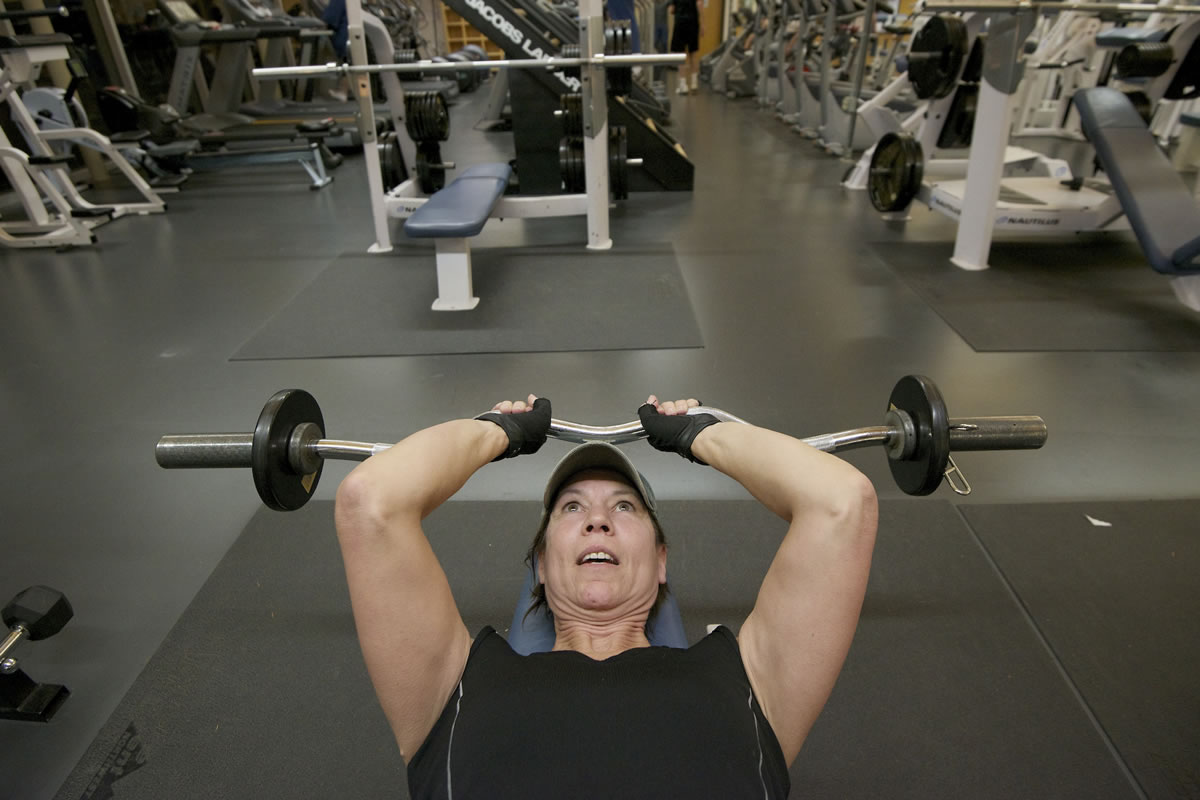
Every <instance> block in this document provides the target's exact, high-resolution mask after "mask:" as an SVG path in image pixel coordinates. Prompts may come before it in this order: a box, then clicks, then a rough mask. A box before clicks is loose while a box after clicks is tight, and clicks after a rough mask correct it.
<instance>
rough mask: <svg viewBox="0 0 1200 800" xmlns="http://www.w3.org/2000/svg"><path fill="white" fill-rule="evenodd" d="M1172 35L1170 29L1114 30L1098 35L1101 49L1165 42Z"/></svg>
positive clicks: (1097, 40)
mask: <svg viewBox="0 0 1200 800" xmlns="http://www.w3.org/2000/svg"><path fill="white" fill-rule="evenodd" d="M1170 35H1171V29H1170V28H1112V29H1111V30H1107V31H1105V32H1104V33H1098V34H1096V45H1097V46H1099V47H1124V46H1125V45H1128V44H1141V43H1144V42H1165V41H1166V40H1167V37H1168V36H1170Z"/></svg>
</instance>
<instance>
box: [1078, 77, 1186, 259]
mask: <svg viewBox="0 0 1200 800" xmlns="http://www.w3.org/2000/svg"><path fill="white" fill-rule="evenodd" d="M1075 107H1076V108H1077V109H1078V110H1079V119H1080V122H1081V124H1082V127H1083V133H1084V135H1085V136H1087V138H1088V140H1089V141H1090V142H1091V143H1092V145H1093V146H1095V148H1096V156H1097V157H1098V158H1099V159H1100V163H1101V164H1102V165H1103V167H1104V172H1105V173H1106V174H1107V175H1108V179H1109V181H1111V182H1112V186H1113V190H1114V191H1115V192H1116V193H1117V198H1118V199H1119V200H1120V201H1121V208H1122V209H1124V211H1125V215H1126V216H1127V217H1129V224H1130V226H1132V227H1133V232H1134V233H1135V234H1136V235H1137V239H1138V243H1139V244H1140V245H1141V246H1142V250H1143V251H1145V253H1146V258H1147V260H1149V262H1150V266H1152V267H1154V269H1155V270H1156V271H1158V272H1161V273H1164V274H1167V275H1180V274H1189V273H1195V272H1200V263H1196V256H1197V255H1198V254H1200V208H1197V207H1196V201H1195V200H1194V199H1193V198H1192V194H1191V192H1189V191H1188V188H1187V184H1185V183H1184V182H1183V178H1181V177H1180V176H1179V173H1178V172H1176V171H1175V170H1174V169H1173V168H1172V167H1171V162H1170V161H1168V160H1167V157H1166V156H1165V155H1164V154H1163V152H1162V151H1161V150H1160V149H1159V148H1158V143H1157V142H1155V141H1154V135H1153V134H1151V133H1150V131H1149V129H1148V128H1147V127H1146V122H1145V121H1144V120H1143V119H1142V118H1141V116H1139V115H1138V113H1137V111H1136V110H1135V109H1134V107H1133V104H1132V103H1131V102H1130V101H1129V98H1128V97H1126V96H1125V94H1124V93H1123V92H1119V91H1117V90H1116V89H1111V88H1108V87H1100V88H1096V89H1084V90H1082V91H1079V92H1076V93H1075Z"/></svg>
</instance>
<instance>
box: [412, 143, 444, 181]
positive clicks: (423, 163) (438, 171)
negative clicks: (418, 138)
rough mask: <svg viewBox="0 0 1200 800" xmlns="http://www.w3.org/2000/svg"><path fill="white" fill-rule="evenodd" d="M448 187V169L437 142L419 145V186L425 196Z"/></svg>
mask: <svg viewBox="0 0 1200 800" xmlns="http://www.w3.org/2000/svg"><path fill="white" fill-rule="evenodd" d="M445 185H446V168H445V167H443V166H442V150H441V148H440V147H438V143H437V142H432V141H427V142H422V143H420V144H419V145H417V186H418V188H420V190H421V191H422V192H423V193H424V194H433V193H434V192H437V191H440V190H441V189H442V188H443V187H444V186H445Z"/></svg>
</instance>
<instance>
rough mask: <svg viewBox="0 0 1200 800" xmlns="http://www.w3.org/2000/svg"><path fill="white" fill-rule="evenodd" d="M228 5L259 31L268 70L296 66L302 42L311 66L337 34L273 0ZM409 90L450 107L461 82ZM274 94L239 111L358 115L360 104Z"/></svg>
mask: <svg viewBox="0 0 1200 800" xmlns="http://www.w3.org/2000/svg"><path fill="white" fill-rule="evenodd" d="M224 2H225V8H226V9H227V10H228V11H229V14H230V16H232V17H233V18H234V21H236V22H240V23H242V24H244V25H247V26H249V27H252V28H257V29H258V32H259V38H260V39H264V40H266V42H267V52H266V58H265V59H264V62H263V66H264V67H288V66H293V64H292V63H291V62H292V57H291V54H292V52H293V42H294V41H295V40H299V42H300V46H301V47H300V63H301V64H309V63H311V59H312V54H313V52H314V51H315V49H316V47H317V46H318V45H319V44H320V40H321V39H328V38H329V37H330V36H331V35H332V34H333V31H331V30H330V29H329V28H328V27H326V25H325V23H324V22H323V21H321V20H320V19H317V18H314V17H303V16H291V15H290V14H286V13H284V12H283V11H280V10H279V9H278V8H276V7H275V6H274V5H273V4H272V3H271V2H270V0H224ZM313 10H314V11H317V12H322V13H323V12H324V4H315V5H314V7H313ZM364 24H365V21H364ZM274 85H275V87H278V88H282V87H283V85H284V82H274ZM262 86H266V84H262ZM406 88H407V90H408V91H410V92H415V91H422V90H424V91H431V92H438V93H439V94H441V95H442V99H444V100H445V101H446V103H447V104H450V103H451V102H453V101H454V100H456V99H457V98H458V91H459V89H458V82H457V81H455V80H447V79H438V80H421V81H409V82H407V83H406ZM270 94H271V95H274V96H269V97H264V96H260V97H259V99H258V100H255V101H252V102H250V103H243V104H242V105H241V106H240V107H239V108H238V111H240V112H241V113H243V114H248V115H250V116H252V117H273V116H286V117H291V118H295V117H296V116H297V115H310V114H314V113H315V114H316V115H317V116H319V117H335V118H336V117H337V116H338V115H340V114H343V113H346V112H347V111H349V113H351V114H353V113H355V112H357V111H358V103H357V102H355V101H352V100H351V101H346V102H344V103H343V102H339V101H337V100H332V99H318V100H305V99H302V97H303V91H300V92H296V93H295V94H294V95H293V97H292V98H291V99H288V98H286V97H283V96H278V95H279V94H280V93H278V92H276V91H272V92H271V93H270ZM322 112H323V113H322ZM375 115H376V117H377V118H386V117H387V116H388V110H387V108H386V107H385V106H384V105H383V104H380V103H376V104H375Z"/></svg>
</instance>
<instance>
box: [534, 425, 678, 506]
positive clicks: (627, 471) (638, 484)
mask: <svg viewBox="0 0 1200 800" xmlns="http://www.w3.org/2000/svg"><path fill="white" fill-rule="evenodd" d="M589 469H606V470H611V471H612V472H615V473H617V474H618V475H620V476H621V477H622V478H624V479H625V480H626V481H627V482H628V483H629V485H630V486H632V487H633V488H634V489H636V490H637V493H638V494H639V495H641V496H642V502H644V503H645V504H646V508H647V509H649V510H650V512H651V513H654V511H655V505H656V503H655V500H654V490H653V489H651V488H650V484H649V483H648V482H647V481H646V478H645V476H643V475H642V473H640V472H638V470H637V467H635V466H634V465H633V462H632V461H630V460H629V458H628V456H626V455H625V454H624V453H622V452H621V451H620V449H619V448H617V447H616V446H615V445H611V444H608V443H607V442H589V443H588V444H581V445H579V446H578V447H576V448H575V449H574V450H572V451H571V452H569V453H567V454H566V455H565V456H563V459H562V460H561V461H559V462H558V466H556V467H555V468H554V472H552V473H550V480H549V481H547V482H546V494H545V496H544V497H543V499H542V506H543V507H544V508H545V509H546V510H547V511H549V510H550V506H551V505H552V504H553V503H554V498H555V497H557V496H558V493H559V491H560V490H561V489H562V487H563V484H565V483H566V482H567V481H568V480H569V479H570V478H571V476H573V475H577V474H578V473H580V472H583V471H585V470H589Z"/></svg>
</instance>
